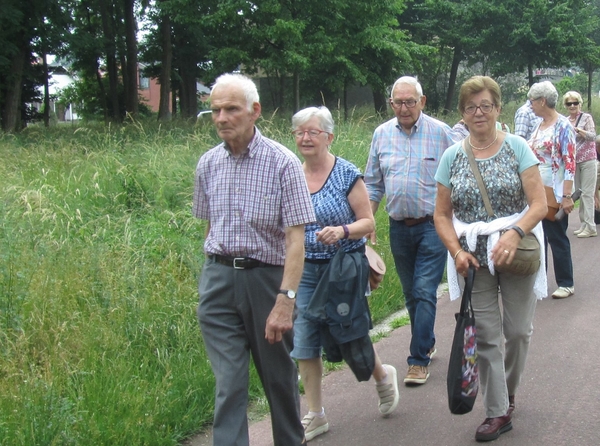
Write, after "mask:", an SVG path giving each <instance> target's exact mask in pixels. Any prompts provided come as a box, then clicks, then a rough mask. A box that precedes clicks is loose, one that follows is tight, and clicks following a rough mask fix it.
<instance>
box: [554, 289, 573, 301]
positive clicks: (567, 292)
mask: <svg viewBox="0 0 600 446" xmlns="http://www.w3.org/2000/svg"><path fill="white" fill-rule="evenodd" d="M574 293H575V287H572V286H559V287H558V288H557V289H556V291H555V292H554V293H552V298H553V299H565V298H567V297H569V296H572V295H573V294H574Z"/></svg>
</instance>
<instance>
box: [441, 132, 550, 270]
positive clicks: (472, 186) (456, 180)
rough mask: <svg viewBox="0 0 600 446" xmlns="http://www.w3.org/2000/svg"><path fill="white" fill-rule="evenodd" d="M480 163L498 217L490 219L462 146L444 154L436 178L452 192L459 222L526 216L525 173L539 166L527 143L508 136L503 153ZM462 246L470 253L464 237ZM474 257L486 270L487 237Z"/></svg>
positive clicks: (478, 164) (502, 149) (483, 239)
mask: <svg viewBox="0 0 600 446" xmlns="http://www.w3.org/2000/svg"><path fill="white" fill-rule="evenodd" d="M476 161H477V166H478V167H479V171H480V172H481V177H482V178H483V183H484V184H485V187H486V191H487V194H488V196H489V198H490V203H491V205H492V209H493V210H494V212H495V216H493V217H490V216H489V215H488V213H487V211H486V210H485V205H484V203H483V198H482V197H481V194H480V192H479V186H478V185H477V180H476V179H475V176H474V175H473V173H472V171H471V166H470V165H469V159H468V157H467V155H466V153H465V152H464V149H463V148H462V143H459V144H455V145H453V146H452V147H450V148H449V149H448V150H446V152H444V154H443V155H442V160H441V162H440V167H439V168H438V171H437V173H436V175H435V179H436V180H437V181H438V182H439V183H440V184H442V185H444V186H446V187H447V188H449V189H450V190H451V193H450V199H451V202H452V209H453V210H454V215H455V216H456V218H457V219H459V220H460V221H463V222H465V223H474V222H477V221H483V222H491V221H492V220H494V219H496V218H500V217H508V216H510V215H513V214H516V213H519V212H522V211H523V209H525V206H527V197H526V196H525V191H524V190H523V184H522V183H521V173H523V171H525V170H526V169H528V168H530V167H531V166H535V165H536V164H539V161H538V160H537V159H536V157H535V155H534V154H533V152H532V151H531V150H530V149H529V146H528V145H527V143H526V142H525V140H524V139H523V138H521V137H519V136H515V135H511V134H506V137H505V139H504V142H503V144H502V146H501V147H500V150H498V152H497V153H496V154H495V155H494V156H492V157H490V158H485V159H476ZM460 243H461V247H462V248H463V249H464V250H465V251H469V249H468V246H467V243H466V240H465V238H464V237H462V238H461V240H460ZM473 255H474V256H475V257H476V258H477V260H478V261H479V263H480V264H481V265H482V266H487V236H485V235H481V236H479V237H478V238H477V249H476V252H474V253H473Z"/></svg>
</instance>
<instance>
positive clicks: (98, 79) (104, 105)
mask: <svg viewBox="0 0 600 446" xmlns="http://www.w3.org/2000/svg"><path fill="white" fill-rule="evenodd" d="M96 82H98V89H99V90H100V104H101V105H102V111H103V112H104V122H108V104H107V103H106V90H105V89H104V82H102V75H101V74H100V67H98V63H96Z"/></svg>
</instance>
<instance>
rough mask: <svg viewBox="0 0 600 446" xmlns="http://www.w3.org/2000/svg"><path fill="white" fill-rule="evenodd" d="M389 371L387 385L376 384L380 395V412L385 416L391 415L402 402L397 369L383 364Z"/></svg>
mask: <svg viewBox="0 0 600 446" xmlns="http://www.w3.org/2000/svg"><path fill="white" fill-rule="evenodd" d="M383 367H385V370H386V371H387V382H386V383H385V384H375V388H376V389H377V394H378V395H379V412H381V413H382V414H383V415H389V414H391V413H392V412H393V411H394V409H395V408H396V406H397V405H398V401H400V393H399V392H398V373H397V372H396V368H395V367H393V366H391V365H389V364H383Z"/></svg>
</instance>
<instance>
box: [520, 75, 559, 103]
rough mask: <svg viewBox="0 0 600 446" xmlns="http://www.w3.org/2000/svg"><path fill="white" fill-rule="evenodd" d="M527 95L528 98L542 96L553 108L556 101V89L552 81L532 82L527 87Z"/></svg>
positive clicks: (532, 98)
mask: <svg viewBox="0 0 600 446" xmlns="http://www.w3.org/2000/svg"><path fill="white" fill-rule="evenodd" d="M527 97H528V98H529V99H530V100H535V99H540V98H544V99H545V100H546V105H547V106H548V107H550V108H555V107H556V102H557V101H558V91H556V87H554V84H553V83H552V82H550V81H543V82H538V83H536V84H533V85H532V86H531V88H530V89H529V93H527Z"/></svg>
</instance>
